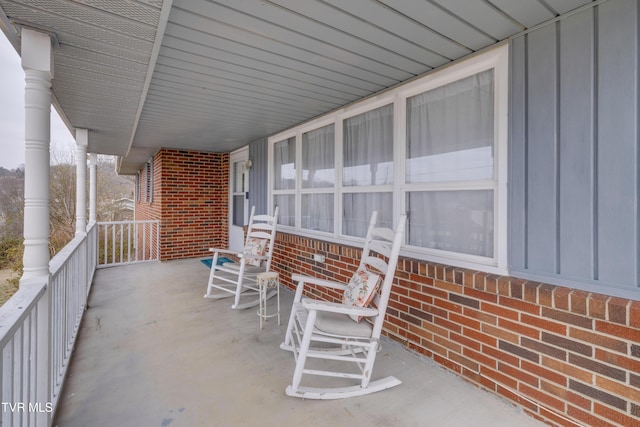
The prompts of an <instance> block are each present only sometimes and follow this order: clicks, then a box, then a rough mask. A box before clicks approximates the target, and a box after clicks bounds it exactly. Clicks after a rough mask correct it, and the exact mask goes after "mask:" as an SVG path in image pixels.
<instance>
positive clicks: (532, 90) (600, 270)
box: [509, 0, 640, 298]
mask: <svg viewBox="0 0 640 427" xmlns="http://www.w3.org/2000/svg"><path fill="white" fill-rule="evenodd" d="M638 12H639V11H638V2H637V0H616V1H609V2H605V3H603V4H601V5H599V6H596V7H594V8H591V9H588V10H584V11H582V12H580V13H578V14H575V15H572V16H568V17H566V18H564V19H561V20H559V21H558V22H556V23H554V24H550V25H547V26H544V27H542V28H539V29H537V30H534V31H531V32H529V33H526V34H524V35H521V36H518V37H516V38H514V39H513V40H512V43H511V60H510V63H511V65H510V67H511V70H510V72H511V86H510V96H511V100H510V119H509V120H510V146H509V149H510V158H509V264H510V270H511V274H513V275H514V276H521V277H533V278H536V279H541V280H546V281H548V282H552V283H559V284H563V285H569V286H573V287H576V288H582V289H588V290H593V291H599V292H602V293H608V294H615V295H621V296H628V297H634V298H638V296H640V288H639V287H638V286H639V284H638V282H639V281H640V277H639V274H640V273H639V271H640V259H639V258H640V250H639V241H640V237H639V236H640V225H639V220H638V216H639V212H638V195H639V173H638V166H639V165H638V161H639V158H640V155H639V151H640V150H639V142H638V141H639V132H638V122H639V119H638V102H639V101H640V97H639V94H638V92H639V90H638V62H639V57H638V49H639V46H638V40H639V36H638V34H639V32H638Z"/></svg>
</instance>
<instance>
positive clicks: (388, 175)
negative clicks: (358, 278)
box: [342, 104, 394, 237]
mask: <svg viewBox="0 0 640 427" xmlns="http://www.w3.org/2000/svg"><path fill="white" fill-rule="evenodd" d="M342 144H343V145H342V147H343V150H342V151H343V153H342V158H343V167H342V185H343V188H342V191H343V196H342V207H343V209H342V213H343V218H342V234H345V235H348V236H356V237H364V236H365V234H366V232H367V227H368V225H369V217H370V216H371V212H372V211H374V210H376V211H378V220H379V222H380V224H384V225H385V226H392V223H393V193H392V190H393V188H392V185H393V170H394V169H393V104H389V105H385V106H383V107H380V108H376V109H375V110H371V111H367V112H365V113H362V114H359V115H357V116H354V117H350V118H347V119H345V120H344V123H343V143H342Z"/></svg>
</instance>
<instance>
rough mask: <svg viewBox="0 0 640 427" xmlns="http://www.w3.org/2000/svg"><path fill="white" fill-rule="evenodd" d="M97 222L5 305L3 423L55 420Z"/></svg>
mask: <svg viewBox="0 0 640 427" xmlns="http://www.w3.org/2000/svg"><path fill="white" fill-rule="evenodd" d="M96 232H97V227H96V224H95V223H92V224H89V226H88V227H87V234H86V235H78V236H76V237H75V238H74V239H73V240H72V241H71V242H69V244H67V246H65V247H64V248H63V249H62V251H60V252H59V253H58V254H57V255H56V256H55V257H54V258H53V259H51V261H50V262H49V271H50V275H49V276H42V277H39V278H33V279H30V280H29V281H26V282H22V283H21V284H20V289H19V290H18V292H17V293H16V294H15V295H14V296H13V297H11V298H10V299H9V301H7V302H6V303H5V304H4V305H3V306H2V307H0V352H1V355H2V358H1V359H0V377H1V379H0V384H1V387H2V388H1V392H0V393H1V399H2V400H1V406H2V408H1V410H2V413H1V417H0V419H1V420H2V425H8V426H43V427H44V426H46V427H48V426H50V425H51V422H52V419H53V414H54V412H55V410H56V407H57V405H58V401H59V397H60V391H61V390H62V385H63V382H64V379H65V375H66V372H67V368H68V366H69V359H70V358H71V353H72V351H73V348H74V345H75V341H76V337H77V334H78V329H79V327H80V321H81V320H82V316H83V314H84V310H85V307H86V303H87V296H88V293H89V289H90V286H91V282H92V280H93V274H94V272H95V267H96V258H95V254H96V253H97V250H96V243H95V242H96V241H97V239H96Z"/></svg>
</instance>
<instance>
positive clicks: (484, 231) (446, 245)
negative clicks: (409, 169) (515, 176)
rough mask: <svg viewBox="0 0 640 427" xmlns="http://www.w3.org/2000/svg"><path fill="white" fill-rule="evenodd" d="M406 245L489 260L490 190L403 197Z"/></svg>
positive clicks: (416, 194) (437, 192)
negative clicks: (407, 214)
mask: <svg viewBox="0 0 640 427" xmlns="http://www.w3.org/2000/svg"><path fill="white" fill-rule="evenodd" d="M407 208H408V211H409V212H408V213H409V222H408V225H407V236H408V243H409V244H410V245H413V246H421V247H424V248H433V249H442V250H446V251H451V252H459V253H464V254H470V255H479V256H485V257H493V191H492V190H477V191H476V190H465V191H432V192H428V191H422V192H411V193H408V194H407Z"/></svg>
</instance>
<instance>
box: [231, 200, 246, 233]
mask: <svg viewBox="0 0 640 427" xmlns="http://www.w3.org/2000/svg"><path fill="white" fill-rule="evenodd" d="M233 225H237V226H240V227H242V226H243V225H244V194H243V195H238V196H233Z"/></svg>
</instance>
